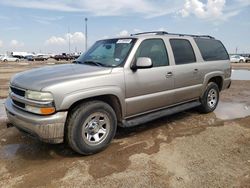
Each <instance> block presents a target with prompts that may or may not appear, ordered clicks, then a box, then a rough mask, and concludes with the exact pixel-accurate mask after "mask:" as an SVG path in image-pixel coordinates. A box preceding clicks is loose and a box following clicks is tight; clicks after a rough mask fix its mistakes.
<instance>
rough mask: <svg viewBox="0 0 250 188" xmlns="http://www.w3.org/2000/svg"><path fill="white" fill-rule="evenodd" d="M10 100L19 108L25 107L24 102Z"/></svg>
mask: <svg viewBox="0 0 250 188" xmlns="http://www.w3.org/2000/svg"><path fill="white" fill-rule="evenodd" d="M12 101H13V103H14V104H15V105H16V106H17V107H19V108H25V104H24V103H21V102H18V101H16V100H12Z"/></svg>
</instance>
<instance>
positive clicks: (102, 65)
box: [84, 61, 106, 67]
mask: <svg viewBox="0 0 250 188" xmlns="http://www.w3.org/2000/svg"><path fill="white" fill-rule="evenodd" d="M84 63H85V64H89V65H95V66H99V67H100V66H101V67H106V65H104V64H102V63H100V62H98V61H84Z"/></svg>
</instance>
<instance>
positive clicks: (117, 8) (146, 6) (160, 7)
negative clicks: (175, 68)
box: [0, 0, 183, 18]
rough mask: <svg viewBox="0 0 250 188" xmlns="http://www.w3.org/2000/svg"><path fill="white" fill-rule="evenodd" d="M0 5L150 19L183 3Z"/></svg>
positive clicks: (83, 0) (38, 0)
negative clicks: (135, 14) (138, 15)
mask: <svg viewBox="0 0 250 188" xmlns="http://www.w3.org/2000/svg"><path fill="white" fill-rule="evenodd" d="M0 4H4V5H7V6H14V7H21V8H31V9H45V10H56V11H65V12H85V13H89V14H91V15H95V16H117V15H130V14H131V13H138V14H142V15H144V16H145V17H149V18H150V17H156V16H162V15H166V14H170V13H174V12H176V11H177V10H178V9H179V8H180V7H181V5H182V4H183V2H182V1H181V0H177V1H172V0H164V1H160V0H157V1H152V0H120V1H117V0H105V1H103V0H91V1H90V0H79V1H65V0H53V1H51V0H11V1H10V0H1V1H0Z"/></svg>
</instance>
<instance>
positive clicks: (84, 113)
mask: <svg viewBox="0 0 250 188" xmlns="http://www.w3.org/2000/svg"><path fill="white" fill-rule="evenodd" d="M116 127H117V118H116V114H115V112H114V110H113V109H112V107H111V106H110V105H108V104H107V103H104V102H102V101H90V102H85V103H82V104H80V105H78V106H76V107H75V108H74V109H73V110H72V111H71V112H70V114H69V116H68V119H67V123H66V130H65V138H66V141H67V143H68V145H69V146H70V147H71V148H72V149H73V150H74V151H75V152H77V153H79V154H82V155H91V154H94V153H98V152H100V151H102V150H104V149H105V148H106V147H107V146H108V145H109V144H110V142H111V140H112V139H113V137H114V136H115V133H116ZM83 128H85V129H83Z"/></svg>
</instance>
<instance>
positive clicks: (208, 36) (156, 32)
mask: <svg viewBox="0 0 250 188" xmlns="http://www.w3.org/2000/svg"><path fill="white" fill-rule="evenodd" d="M146 34H155V35H177V36H181V37H182V36H183V37H184V36H189V37H197V38H198V37H201V38H210V39H214V37H212V36H210V35H190V34H180V33H168V32H166V31H149V32H141V33H135V34H131V36H136V35H146Z"/></svg>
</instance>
